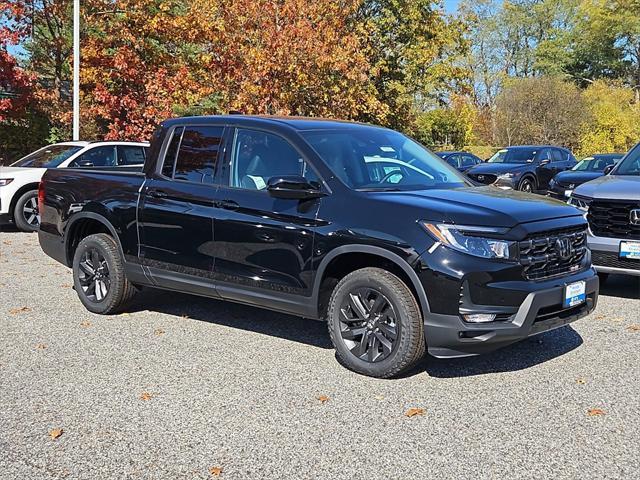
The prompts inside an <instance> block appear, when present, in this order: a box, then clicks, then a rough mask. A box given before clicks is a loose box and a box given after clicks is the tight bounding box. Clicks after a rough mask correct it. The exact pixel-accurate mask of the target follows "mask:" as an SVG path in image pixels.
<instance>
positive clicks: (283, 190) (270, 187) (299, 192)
mask: <svg viewBox="0 0 640 480" xmlns="http://www.w3.org/2000/svg"><path fill="white" fill-rule="evenodd" d="M267 191H268V192H269V194H270V195H271V196H272V197H275V198H283V199H289V200H309V199H312V198H319V197H323V196H324V195H325V193H323V192H322V191H320V189H319V188H316V187H314V186H313V185H312V184H310V183H309V182H308V181H307V180H306V179H305V178H304V177H302V176H300V175H282V176H278V177H271V178H270V179H269V180H268V181H267Z"/></svg>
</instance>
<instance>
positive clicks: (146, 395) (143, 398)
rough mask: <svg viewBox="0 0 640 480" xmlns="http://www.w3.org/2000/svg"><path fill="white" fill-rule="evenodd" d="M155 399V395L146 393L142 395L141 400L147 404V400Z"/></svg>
mask: <svg viewBox="0 0 640 480" xmlns="http://www.w3.org/2000/svg"><path fill="white" fill-rule="evenodd" d="M152 398H153V395H151V394H150V393H148V392H144V393H143V394H142V395H140V400H144V401H145V402H146V401H147V400H151V399H152Z"/></svg>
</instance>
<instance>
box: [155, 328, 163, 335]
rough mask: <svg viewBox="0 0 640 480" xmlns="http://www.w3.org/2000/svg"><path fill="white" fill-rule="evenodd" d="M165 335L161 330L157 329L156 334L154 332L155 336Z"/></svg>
mask: <svg viewBox="0 0 640 480" xmlns="http://www.w3.org/2000/svg"><path fill="white" fill-rule="evenodd" d="M163 333H164V330H162V329H161V328H157V329H156V331H155V332H153V334H154V335H162V334H163Z"/></svg>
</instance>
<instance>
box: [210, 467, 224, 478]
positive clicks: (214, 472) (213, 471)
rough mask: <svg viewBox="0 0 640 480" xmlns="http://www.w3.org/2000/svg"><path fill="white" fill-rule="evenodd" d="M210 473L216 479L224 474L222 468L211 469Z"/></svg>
mask: <svg viewBox="0 0 640 480" xmlns="http://www.w3.org/2000/svg"><path fill="white" fill-rule="evenodd" d="M209 473H210V474H211V475H213V476H214V477H219V476H220V475H221V474H222V467H211V468H210V469H209Z"/></svg>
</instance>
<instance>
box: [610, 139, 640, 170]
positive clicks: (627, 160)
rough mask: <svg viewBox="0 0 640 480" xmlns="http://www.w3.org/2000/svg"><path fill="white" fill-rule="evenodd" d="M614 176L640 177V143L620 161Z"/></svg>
mask: <svg viewBox="0 0 640 480" xmlns="http://www.w3.org/2000/svg"><path fill="white" fill-rule="evenodd" d="M613 173H614V175H635V176H638V175H640V143H639V144H637V145H636V146H635V147H634V148H633V149H632V150H631V151H630V152H629V153H627V154H626V155H625V156H624V158H623V159H622V160H621V161H620V164H619V165H618V168H616V169H615V171H614V172H613Z"/></svg>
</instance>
